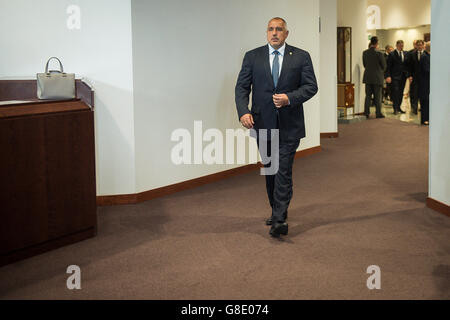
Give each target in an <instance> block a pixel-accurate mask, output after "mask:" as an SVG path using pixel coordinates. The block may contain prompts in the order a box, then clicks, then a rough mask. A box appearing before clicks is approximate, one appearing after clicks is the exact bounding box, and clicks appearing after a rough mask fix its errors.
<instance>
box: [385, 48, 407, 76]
mask: <svg viewBox="0 0 450 320" xmlns="http://www.w3.org/2000/svg"><path fill="white" fill-rule="evenodd" d="M403 56H404V61H403V62H402V58H401V57H400V55H399V54H398V53H397V50H394V51H392V52H391V53H390V54H389V59H388V65H387V69H386V78H387V77H391V78H392V80H401V79H402V76H404V77H406V78H408V77H409V65H408V59H409V54H408V52H406V51H403Z"/></svg>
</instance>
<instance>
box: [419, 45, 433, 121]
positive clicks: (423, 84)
mask: <svg viewBox="0 0 450 320" xmlns="http://www.w3.org/2000/svg"><path fill="white" fill-rule="evenodd" d="M425 48H426V49H425V51H423V52H420V53H419V54H418V56H419V66H420V80H419V100H420V123H421V124H424V125H428V124H429V112H430V49H431V47H430V43H429V42H427V43H426V46H425Z"/></svg>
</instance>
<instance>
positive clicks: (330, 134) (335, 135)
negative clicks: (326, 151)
mask: <svg viewBox="0 0 450 320" xmlns="http://www.w3.org/2000/svg"><path fill="white" fill-rule="evenodd" d="M320 137H321V138H338V137H339V132H322V133H320Z"/></svg>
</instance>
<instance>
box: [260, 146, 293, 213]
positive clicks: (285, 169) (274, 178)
mask: <svg viewBox="0 0 450 320" xmlns="http://www.w3.org/2000/svg"><path fill="white" fill-rule="evenodd" d="M266 142H267V155H268V156H269V157H270V156H271V147H272V143H271V141H270V140H269V141H263V140H259V139H258V146H259V147H260V145H261V143H266ZM299 144H300V139H298V140H295V141H279V152H278V154H275V155H274V157H277V160H278V171H277V172H276V173H274V174H271V175H266V177H265V178H266V190H267V197H268V198H269V203H270V206H271V207H272V221H273V222H284V221H285V220H286V219H287V210H288V207H289V203H290V201H291V199H292V165H293V163H294V157H295V153H296V151H297V148H298V146H299ZM260 151H261V147H260ZM261 158H262V159H263V160H264V158H265V154H264V152H261ZM272 161H273V159H272ZM264 162H267V161H264ZM270 166H271V163H267V164H265V165H264V167H266V168H268V167H270Z"/></svg>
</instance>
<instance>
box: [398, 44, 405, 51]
mask: <svg viewBox="0 0 450 320" xmlns="http://www.w3.org/2000/svg"><path fill="white" fill-rule="evenodd" d="M403 46H404V44H403V42H400V43H399V44H397V50H398V51H402V50H403Z"/></svg>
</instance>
